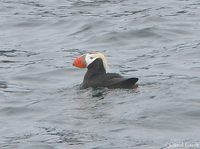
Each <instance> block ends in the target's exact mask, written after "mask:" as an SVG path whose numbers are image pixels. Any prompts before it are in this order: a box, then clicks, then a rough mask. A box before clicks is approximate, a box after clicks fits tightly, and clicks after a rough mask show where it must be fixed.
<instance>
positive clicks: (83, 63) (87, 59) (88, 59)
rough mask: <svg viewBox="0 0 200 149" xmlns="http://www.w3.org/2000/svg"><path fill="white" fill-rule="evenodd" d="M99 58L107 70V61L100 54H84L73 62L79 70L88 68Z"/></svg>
mask: <svg viewBox="0 0 200 149" xmlns="http://www.w3.org/2000/svg"><path fill="white" fill-rule="evenodd" d="M97 58H100V59H102V61H103V66H104V68H105V70H106V68H107V67H108V66H107V61H106V58H105V56H104V55H103V54H102V53H100V52H92V53H87V54H84V55H81V56H79V57H77V58H75V59H74V61H73V66H75V67H78V68H87V67H88V66H89V65H90V64H92V63H93V62H94V61H95V60H96V59H97Z"/></svg>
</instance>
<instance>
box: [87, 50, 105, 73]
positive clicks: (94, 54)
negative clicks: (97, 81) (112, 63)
mask: <svg viewBox="0 0 200 149" xmlns="http://www.w3.org/2000/svg"><path fill="white" fill-rule="evenodd" d="M91 54H92V55H93V56H94V57H96V58H101V59H102V61H103V66H104V68H105V70H107V69H108V63H107V60H106V57H105V56H104V55H103V54H102V53H100V52H92V53H91Z"/></svg>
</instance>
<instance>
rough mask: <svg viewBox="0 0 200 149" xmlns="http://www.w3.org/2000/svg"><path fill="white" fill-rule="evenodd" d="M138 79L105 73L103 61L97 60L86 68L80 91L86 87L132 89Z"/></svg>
mask: <svg viewBox="0 0 200 149" xmlns="http://www.w3.org/2000/svg"><path fill="white" fill-rule="evenodd" d="M137 81H138V78H124V77H122V76H121V75H119V74H117V73H106V71H105V68H104V66H103V61H102V59H100V58H97V59H96V60H95V61H94V62H92V63H91V64H90V65H89V66H88V70H87V72H86V74H85V77H84V80H83V83H82V84H81V89H84V88H88V87H93V88H96V87H107V88H133V87H134V85H135V83H136V82H137Z"/></svg>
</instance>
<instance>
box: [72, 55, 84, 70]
mask: <svg viewBox="0 0 200 149" xmlns="http://www.w3.org/2000/svg"><path fill="white" fill-rule="evenodd" d="M72 65H73V66H75V67H78V68H86V62H85V55H81V56H79V57H77V58H75V59H74V61H73V64H72Z"/></svg>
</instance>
